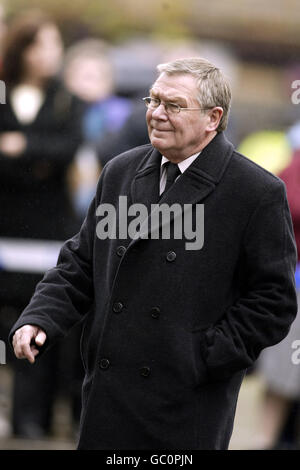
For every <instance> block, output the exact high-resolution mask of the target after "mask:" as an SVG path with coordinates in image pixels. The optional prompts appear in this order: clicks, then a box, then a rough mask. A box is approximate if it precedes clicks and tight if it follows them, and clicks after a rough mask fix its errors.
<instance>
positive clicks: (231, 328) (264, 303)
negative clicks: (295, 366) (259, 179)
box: [201, 180, 297, 380]
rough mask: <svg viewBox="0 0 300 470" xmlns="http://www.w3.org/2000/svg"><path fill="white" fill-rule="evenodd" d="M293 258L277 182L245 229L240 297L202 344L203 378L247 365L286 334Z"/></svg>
mask: <svg viewBox="0 0 300 470" xmlns="http://www.w3.org/2000/svg"><path fill="white" fill-rule="evenodd" d="M296 260H297V254H296V246H295V241H294V234H293V228H292V221H291V216H290V211H289V207H288V203H287V198H286V192H285V187H284V185H283V183H282V182H281V181H280V180H278V181H276V183H275V184H272V187H271V189H270V190H269V191H268V192H267V194H266V195H265V197H264V198H263V200H262V201H261V203H260V204H259V205H258V206H257V207H256V209H255V211H254V213H253V214H252V216H251V218H250V220H249V222H248V225H247V229H246V233H245V236H244V242H243V256H242V262H243V270H244V272H245V279H246V285H245V286H244V290H243V294H242V295H241V296H240V298H239V299H238V300H237V301H236V302H235V304H234V305H232V306H231V307H230V308H228V309H227V311H226V312H225V313H224V315H223V317H222V318H221V319H220V320H219V321H218V322H217V323H216V324H215V325H213V326H212V327H210V328H209V329H208V330H207V331H206V332H205V334H204V337H203V341H202V342H201V355H202V359H203V361H204V365H205V369H206V370H205V373H206V376H207V377H206V378H207V380H222V379H224V378H227V377H229V376H231V375H232V374H234V373H235V372H237V371H240V370H242V369H246V368H248V367H250V366H251V365H253V363H254V361H255V360H256V359H257V357H258V356H259V354H260V352H261V351H262V349H264V348H265V347H268V346H272V345H274V344H276V343H278V342H280V341H281V340H282V339H283V338H284V337H285V336H286V335H287V333H288V331H289V328H290V325H291V323H292V322H293V320H294V318H295V316H296V313H297V297H296V291H295V266H296Z"/></svg>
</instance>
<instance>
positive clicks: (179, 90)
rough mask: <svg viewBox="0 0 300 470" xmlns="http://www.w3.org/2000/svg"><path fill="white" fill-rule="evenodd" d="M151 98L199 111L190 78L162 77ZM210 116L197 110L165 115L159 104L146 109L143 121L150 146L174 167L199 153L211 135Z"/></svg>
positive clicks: (152, 91) (195, 92) (178, 75)
mask: <svg viewBox="0 0 300 470" xmlns="http://www.w3.org/2000/svg"><path fill="white" fill-rule="evenodd" d="M150 96H151V97H153V98H159V99H160V100H161V101H162V102H163V103H165V102H171V103H176V104H179V105H180V106H182V107H183V108H184V107H186V108H200V104H199V101H198V99H197V87H196V81H195V78H194V77H193V76H192V75H187V74H176V75H167V74H166V73H162V74H161V75H160V76H159V77H158V79H157V80H156V82H155V83H154V85H153V87H152V88H151V90H150ZM210 114H211V112H210V111H201V110H200V109H199V110H193V111H184V110H181V111H180V113H178V114H176V113H174V114H173V113H169V114H168V113H167V112H166V110H165V107H164V105H162V104H160V106H159V107H158V108H156V109H151V108H148V110H147V114H146V120H147V125H148V133H149V138H150V141H151V144H152V145H153V146H154V147H155V148H157V149H158V150H159V151H160V153H161V154H163V155H165V156H166V157H167V158H169V159H170V160H172V161H174V162H175V163H176V162H177V163H178V162H180V161H182V160H184V159H185V158H188V157H190V156H191V155H193V154H195V153H197V152H198V151H199V152H200V150H202V148H203V147H204V146H205V145H206V144H207V143H208V142H206V140H207V137H208V135H209V134H211V127H210V126H211V118H210ZM214 135H215V133H214Z"/></svg>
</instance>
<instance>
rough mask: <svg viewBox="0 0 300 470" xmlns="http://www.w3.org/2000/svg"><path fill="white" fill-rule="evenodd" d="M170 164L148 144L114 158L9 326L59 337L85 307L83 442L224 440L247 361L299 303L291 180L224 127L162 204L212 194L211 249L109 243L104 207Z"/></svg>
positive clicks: (101, 445)
mask: <svg viewBox="0 0 300 470" xmlns="http://www.w3.org/2000/svg"><path fill="white" fill-rule="evenodd" d="M160 163H161V155H160V154H159V152H158V151H157V150H156V149H154V148H153V147H152V146H151V144H148V145H145V146H142V147H137V148H135V149H133V150H130V151H128V152H126V153H124V154H122V155H120V156H118V157H116V158H114V159H112V160H111V161H110V162H108V164H107V165H106V166H105V167H104V169H103V171H102V174H101V177H100V180H99V184H98V188H97V194H96V196H95V199H94V201H93V202H92V204H91V206H90V209H89V211H88V214H87V217H86V219H85V221H84V223H83V226H82V228H81V230H80V232H79V234H77V235H76V236H75V237H74V238H72V239H71V240H69V241H67V242H66V243H65V245H64V246H63V248H62V250H61V253H60V257H59V260H58V265H57V267H55V268H54V269H52V270H50V271H49V272H48V273H47V274H46V275H45V277H44V279H43V281H42V282H41V283H40V284H39V285H38V287H37V289H36V292H35V294H34V296H33V298H32V300H31V303H30V304H29V306H28V307H27V308H26V310H25V311H24V312H23V314H22V316H21V317H20V319H19V321H18V322H17V324H15V326H14V328H13V330H12V332H11V337H12V334H13V332H14V331H15V330H16V329H17V328H18V327H20V326H21V325H24V324H27V323H32V324H37V325H39V326H40V327H42V328H43V329H44V330H45V331H46V333H47V337H48V339H47V344H46V346H50V345H51V344H52V343H53V341H54V340H56V339H57V338H59V337H62V336H63V335H64V334H65V333H66V332H67V331H68V330H69V328H70V327H71V326H72V325H73V324H74V322H76V321H77V320H80V319H81V318H82V316H83V315H86V318H85V327H84V331H83V336H82V342H81V346H82V358H83V362H84V366H85V370H86V376H85V379H84V384H83V410H82V418H81V431H80V439H79V445H78V448H79V449H106V450H107V449H169V450H170V449H226V448H227V447H228V444H229V440H230V436H231V432H232V428H233V421H234V414H235V408H236V402H237V397H238V392H239V388H240V385H241V382H242V379H243V376H244V374H245V370H246V369H247V368H248V367H249V366H251V365H252V364H253V362H254V361H255V359H256V358H257V357H258V355H259V353H260V351H261V350H262V349H263V348H264V347H266V346H269V345H272V344H274V343H276V342H279V341H280V340H281V339H282V338H283V337H284V336H285V335H286V334H287V332H288V330H289V326H290V324H291V322H292V321H293V319H294V317H295V314H296V311H297V305H296V295H295V288H294V269H295V263H296V249H295V243H294V237H293V230H292V224H291V218H290V212H289V208H288V204H287V200H286V194H285V188H284V184H283V183H282V182H281V180H279V179H278V178H277V177H275V176H273V175H272V174H270V173H268V172H267V171H265V170H264V169H262V168H261V167H259V166H257V165H256V164H254V163H253V162H251V161H250V160H248V159H247V158H245V157H244V156H242V155H240V154H238V153H237V152H236V151H235V150H234V148H233V146H232V145H231V143H229V142H228V141H227V139H226V138H225V136H224V134H223V133H220V134H217V136H216V137H215V138H214V139H213V140H212V141H211V142H210V143H209V144H208V145H207V147H205V148H204V149H203V151H202V152H201V154H200V156H199V157H198V158H196V160H195V161H194V162H193V163H192V164H191V165H190V167H189V168H188V169H187V170H186V171H185V172H184V173H183V174H182V175H181V176H180V177H179V178H178V180H177V181H176V182H175V183H174V185H173V186H172V187H171V189H170V190H169V191H168V192H167V193H166V194H165V195H163V197H162V199H161V200H160V203H163V202H164V203H167V204H170V205H171V204H173V203H179V204H192V205H193V208H195V206H196V204H204V243H203V246H202V248H201V249H199V250H187V249H186V246H185V242H186V240H184V239H175V238H170V239H162V238H159V239H152V238H151V237H150V236H149V237H148V238H146V237H145V236H143V237H142V236H140V237H136V238H134V239H132V238H130V237H127V238H126V239H125V238H124V239H120V238H116V239H111V238H107V239H105V240H100V239H99V237H98V236H97V233H96V230H97V223H98V222H99V219H100V217H99V216H97V215H96V211H97V208H99V206H100V205H101V204H111V205H113V206H114V207H116V208H118V204H119V201H120V199H119V196H120V195H122V196H127V198H128V205H131V204H134V203H141V204H144V205H145V206H146V207H147V208H149V209H150V206H151V204H155V203H157V201H158V193H159V174H160ZM97 213H99V211H97ZM144 235H145V233H144ZM49 353H51V352H49Z"/></svg>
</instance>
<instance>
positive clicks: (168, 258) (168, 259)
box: [166, 251, 176, 262]
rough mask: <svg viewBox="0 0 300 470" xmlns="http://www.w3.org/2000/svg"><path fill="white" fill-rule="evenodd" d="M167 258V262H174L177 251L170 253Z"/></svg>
mask: <svg viewBox="0 0 300 470" xmlns="http://www.w3.org/2000/svg"><path fill="white" fill-rule="evenodd" d="M166 258H167V261H170V262H171V261H174V260H175V259H176V253H175V251H169V252H168V253H167V256H166Z"/></svg>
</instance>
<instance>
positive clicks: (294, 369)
mask: <svg viewBox="0 0 300 470" xmlns="http://www.w3.org/2000/svg"><path fill="white" fill-rule="evenodd" d="M295 129H296V128H295V127H294V126H293V132H294V134H295ZM289 133H290V131H289V132H288V136H289ZM294 134H293V137H296V135H294ZM290 140H291V139H290ZM299 142H300V128H298V144H299ZM291 144H292V142H291ZM279 176H280V178H281V179H282V180H283V181H284V183H285V185H286V188H287V197H288V202H289V206H290V211H291V215H292V220H293V226H294V232H295V240H296V244H297V251H298V265H297V271H296V288H297V297H298V308H299V305H300V147H298V148H293V144H292V158H291V162H290V163H289V164H288V166H287V167H286V168H284V169H283V171H281V172H280V173H279ZM299 339H300V315H299V310H298V314H297V316H296V319H295V321H294V323H293V324H292V326H291V329H290V332H289V334H288V335H287V336H286V337H285V338H284V339H283V340H282V341H281V342H280V343H279V344H277V345H275V346H272V347H270V348H267V349H266V350H264V351H263V352H262V354H261V356H260V358H259V360H258V363H257V371H258V373H259V374H260V376H261V378H262V381H263V383H264V386H265V391H264V395H263V400H262V403H261V413H260V415H261V427H260V433H259V434H258V435H257V447H258V448H263V449H286V450H288V449H290V450H292V449H293V450H296V449H297V450H299V449H300V415H299V402H300V365H299V364H298V363H295V362H293V360H292V355H293V352H294V351H295V349H293V346H292V345H293V343H294V342H295V341H299Z"/></svg>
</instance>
